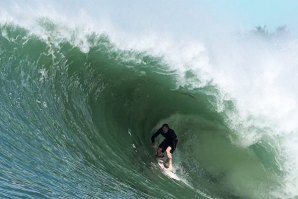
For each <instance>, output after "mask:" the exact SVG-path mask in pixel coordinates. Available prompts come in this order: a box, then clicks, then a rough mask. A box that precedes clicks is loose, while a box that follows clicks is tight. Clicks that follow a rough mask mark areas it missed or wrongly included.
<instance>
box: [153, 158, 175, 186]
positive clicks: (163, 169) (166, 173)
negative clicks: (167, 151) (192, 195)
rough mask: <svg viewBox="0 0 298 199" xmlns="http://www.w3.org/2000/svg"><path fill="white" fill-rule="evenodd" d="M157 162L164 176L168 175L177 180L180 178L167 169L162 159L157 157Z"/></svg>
mask: <svg viewBox="0 0 298 199" xmlns="http://www.w3.org/2000/svg"><path fill="white" fill-rule="evenodd" d="M157 163H158V165H159V167H160V169H161V170H162V172H163V173H164V174H165V175H166V176H168V177H170V178H172V179H174V180H178V181H179V180H180V178H179V177H178V176H177V175H176V174H175V173H174V172H173V171H172V170H169V169H168V168H166V167H165V166H164V160H163V159H157Z"/></svg>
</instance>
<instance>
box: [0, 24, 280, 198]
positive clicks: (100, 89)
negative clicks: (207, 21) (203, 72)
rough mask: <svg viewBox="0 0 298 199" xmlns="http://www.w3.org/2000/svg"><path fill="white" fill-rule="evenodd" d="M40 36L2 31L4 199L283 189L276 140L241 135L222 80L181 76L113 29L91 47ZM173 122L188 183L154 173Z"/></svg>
mask: <svg viewBox="0 0 298 199" xmlns="http://www.w3.org/2000/svg"><path fill="white" fill-rule="evenodd" d="M40 29H41V30H42V31H41V32H43V33H44V34H43V35H42V36H40V35H38V34H35V33H32V32H31V31H30V30H28V29H26V28H23V27H21V26H18V25H15V24H13V23H7V24H4V25H2V26H1V28H0V32H1V36H0V56H1V59H0V65H1V73H0V75H1V79H0V81H1V85H2V86H1V89H0V92H1V96H2V97H1V100H0V104H1V105H0V108H1V111H0V114H1V117H0V118H1V119H0V131H1V135H2V136H1V137H2V139H1V141H0V147H1V154H0V155H1V156H0V158H1V161H0V162H1V163H0V168H1V170H2V171H3V172H2V174H1V178H0V180H1V183H0V184H1V185H0V189H1V194H0V195H1V197H28V198H52V197H54V198H56V197H57V198H60V197H70V198H94V197H95V198H136V197H137V198H148V197H149V198H151V197H152V198H272V197H276V194H280V191H279V190H280V189H281V181H282V180H283V179H284V175H285V173H284V170H283V168H282V165H281V156H280V152H281V151H280V150H281V148H280V146H279V143H278V141H277V140H275V139H273V138H272V137H271V136H261V137H259V139H258V140H257V142H254V143H250V144H247V145H243V144H241V143H242V141H243V137H241V136H239V135H238V134H237V133H236V131H237V128H239V129H240V130H242V129H244V127H243V126H235V122H234V121H233V120H232V118H231V114H232V115H234V116H235V115H237V114H239V112H238V109H237V104H235V102H234V101H233V100H231V99H229V100H227V99H222V98H221V95H222V93H223V91H222V90H221V89H222V88H220V87H219V86H217V85H216V84H214V83H213V82H212V81H209V82H208V81H204V80H203V78H200V76H197V75H196V74H195V73H194V72H193V71H191V70H188V69H187V70H186V72H185V74H184V76H183V78H182V79H181V74H180V72H181V71H179V70H177V69H176V70H174V69H173V66H172V65H171V63H169V62H167V61H166V59H165V58H164V57H163V56H156V55H152V54H150V53H148V52H146V51H141V50H135V49H129V50H127V49H126V50H125V49H121V48H119V47H118V46H117V45H116V44H115V43H113V42H112V41H111V39H110V37H109V36H108V35H107V34H99V33H96V32H88V34H87V35H86V38H85V40H84V41H82V40H80V39H79V38H78V37H77V34H76V31H75V30H65V29H63V30H61V29H60V27H59V26H58V25H57V24H55V23H54V22H51V21H50V20H46V19H42V20H41V23H40ZM60 31H69V35H71V36H70V37H68V38H66V37H63V36H61V35H62V34H60V33H61V32H60ZM82 46H83V47H82ZM86 46H87V48H86ZM203 81H204V84H200V86H197V87H193V84H192V85H191V84H190V83H189V82H197V83H202V82H203ZM219 101H220V109H219ZM163 122H167V123H169V124H170V126H171V127H172V128H173V129H174V130H175V131H176V132H177V135H178V138H179V144H178V146H177V150H176V152H175V153H174V167H175V168H176V172H177V175H179V177H180V178H181V179H183V180H182V181H179V182H176V181H173V180H171V179H169V178H167V177H166V176H164V175H163V174H162V173H161V172H160V171H159V169H158V167H156V163H155V159H154V150H153V149H152V147H151V143H150V137H151V135H152V133H153V132H154V131H155V130H156V129H157V128H159V126H160V125H161V124H162V123H163ZM249 128H250V129H249V130H250V131H251V132H262V131H270V129H269V130H268V129H266V128H265V127H264V128H260V127H258V126H249ZM251 135H252V134H248V135H247V137H249V136H251ZM239 140H240V141H239Z"/></svg>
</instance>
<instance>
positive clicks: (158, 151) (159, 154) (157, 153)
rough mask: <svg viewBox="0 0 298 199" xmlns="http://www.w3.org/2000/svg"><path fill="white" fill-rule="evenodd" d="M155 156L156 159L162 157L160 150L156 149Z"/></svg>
mask: <svg viewBox="0 0 298 199" xmlns="http://www.w3.org/2000/svg"><path fill="white" fill-rule="evenodd" d="M156 156H157V157H162V148H160V147H158V149H157V151H156Z"/></svg>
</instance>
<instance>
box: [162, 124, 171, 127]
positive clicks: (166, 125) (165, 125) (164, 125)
mask: <svg viewBox="0 0 298 199" xmlns="http://www.w3.org/2000/svg"><path fill="white" fill-rule="evenodd" d="M161 127H162V128H163V127H167V128H170V127H169V125H168V124H163V125H162V126H161Z"/></svg>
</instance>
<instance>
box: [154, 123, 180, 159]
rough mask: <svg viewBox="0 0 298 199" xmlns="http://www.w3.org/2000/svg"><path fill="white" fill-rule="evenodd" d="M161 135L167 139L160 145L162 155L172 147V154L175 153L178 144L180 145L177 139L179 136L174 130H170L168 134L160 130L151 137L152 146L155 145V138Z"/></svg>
mask: <svg viewBox="0 0 298 199" xmlns="http://www.w3.org/2000/svg"><path fill="white" fill-rule="evenodd" d="M159 134H161V135H162V136H164V137H165V139H164V141H162V142H161V143H160V145H159V146H158V147H159V148H162V153H163V152H165V150H166V149H167V148H168V147H169V146H170V147H171V148H172V149H171V153H173V152H174V151H175V149H176V146H177V143H178V139H177V135H176V133H175V131H174V130H173V129H169V130H168V132H166V133H164V132H163V130H162V128H160V129H158V131H157V132H156V133H154V134H153V135H152V137H151V142H152V144H153V143H154V140H155V138H156V137H157V136H158V135H159Z"/></svg>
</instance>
